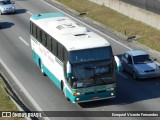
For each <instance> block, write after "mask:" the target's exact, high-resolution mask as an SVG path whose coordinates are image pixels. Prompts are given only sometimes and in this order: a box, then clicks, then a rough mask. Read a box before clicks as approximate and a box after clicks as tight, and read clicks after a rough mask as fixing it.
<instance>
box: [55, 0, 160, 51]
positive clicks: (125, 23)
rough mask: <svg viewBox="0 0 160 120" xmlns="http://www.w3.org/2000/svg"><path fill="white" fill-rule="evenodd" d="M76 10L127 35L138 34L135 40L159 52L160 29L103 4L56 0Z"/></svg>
mask: <svg viewBox="0 0 160 120" xmlns="http://www.w3.org/2000/svg"><path fill="white" fill-rule="evenodd" d="M57 1H58V2H61V3H62V4H64V5H66V6H68V7H70V8H71V9H74V10H75V11H77V12H79V13H80V12H88V14H87V17H89V18H91V19H93V20H95V21H97V22H100V23H102V24H103V25H104V26H107V27H109V28H111V29H113V30H115V31H117V32H119V33H121V34H123V35H126V36H128V37H130V36H133V35H137V36H140V38H139V39H137V41H138V42H139V43H141V44H143V45H145V46H147V47H150V48H151V49H154V50H156V51H158V52H160V30H157V29H155V28H153V27H151V26H149V25H146V24H144V23H142V22H139V21H136V20H133V19H130V18H129V17H127V16H125V15H123V14H120V13H118V12H116V11H114V10H112V9H110V8H108V7H105V6H104V5H98V4H96V3H93V2H91V1H89V0H57Z"/></svg>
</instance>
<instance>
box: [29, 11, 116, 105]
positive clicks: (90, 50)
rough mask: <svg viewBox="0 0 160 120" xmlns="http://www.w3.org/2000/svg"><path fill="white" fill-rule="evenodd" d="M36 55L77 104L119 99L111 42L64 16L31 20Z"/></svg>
mask: <svg viewBox="0 0 160 120" xmlns="http://www.w3.org/2000/svg"><path fill="white" fill-rule="evenodd" d="M30 35H31V47H32V55H33V59H34V61H35V63H36V64H37V65H38V66H39V67H40V69H41V72H42V73H43V74H44V75H47V76H48V77H49V78H50V79H51V80H52V81H53V82H54V83H55V84H56V85H57V86H58V88H59V89H60V90H62V91H63V92H64V95H65V97H66V98H67V99H68V100H70V101H71V102H73V103H76V102H86V101H94V100H102V99H109V98H114V97H115V88H116V77H115V74H116V70H115V66H116V65H115V60H114V56H113V53H112V48H111V45H110V43H109V42H108V41H107V40H105V39H104V38H102V37H100V36H99V35H97V34H95V33H94V32H92V31H89V30H88V29H87V28H86V27H84V26H81V25H80V24H78V23H76V22H75V21H73V20H72V19H70V18H68V17H67V16H65V15H64V14H62V13H45V14H36V15H33V16H32V17H31V18H30Z"/></svg>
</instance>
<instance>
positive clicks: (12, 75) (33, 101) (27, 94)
mask: <svg viewBox="0 0 160 120" xmlns="http://www.w3.org/2000/svg"><path fill="white" fill-rule="evenodd" d="M0 63H1V64H2V65H3V67H4V68H5V70H6V71H7V72H8V73H9V74H10V75H11V77H12V78H13V80H14V81H15V82H16V84H17V85H18V86H19V87H20V89H22V91H23V93H24V94H25V95H26V96H27V97H28V99H29V100H30V102H31V103H32V104H33V105H34V107H35V108H36V109H37V110H38V111H43V110H42V109H41V108H40V107H39V106H38V104H37V103H36V101H35V100H34V99H33V98H32V96H31V95H30V94H29V93H28V91H27V90H26V89H25V88H24V87H23V85H22V84H21V83H20V82H19V80H18V79H17V78H16V76H15V75H14V74H13V73H12V72H11V70H10V69H9V68H8V67H7V65H6V64H5V63H4V62H3V60H2V59H1V58H0ZM46 120H48V119H46Z"/></svg>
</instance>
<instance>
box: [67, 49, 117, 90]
mask: <svg viewBox="0 0 160 120" xmlns="http://www.w3.org/2000/svg"><path fill="white" fill-rule="evenodd" d="M111 53H112V51H111V48H110V47H108V48H107V47H105V48H98V49H90V50H83V51H79V53H78V51H76V52H75V51H74V53H71V54H70V56H71V59H70V60H71V68H72V78H73V82H72V83H73V85H71V86H73V88H81V87H91V86H99V85H107V84H109V83H113V82H115V80H114V79H113V74H114V72H113V69H114V67H113V66H114V65H113V60H112V58H113V57H112V54H111Z"/></svg>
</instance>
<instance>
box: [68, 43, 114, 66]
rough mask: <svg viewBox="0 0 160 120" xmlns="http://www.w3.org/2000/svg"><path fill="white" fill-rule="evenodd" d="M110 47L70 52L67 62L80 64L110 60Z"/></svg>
mask: <svg viewBox="0 0 160 120" xmlns="http://www.w3.org/2000/svg"><path fill="white" fill-rule="evenodd" d="M112 56H113V55H112V49H111V47H110V46H109V47H102V48H94V49H86V50H77V51H71V52H70V57H69V59H70V60H69V61H70V63H80V62H88V61H97V60H105V59H111V58H112Z"/></svg>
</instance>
